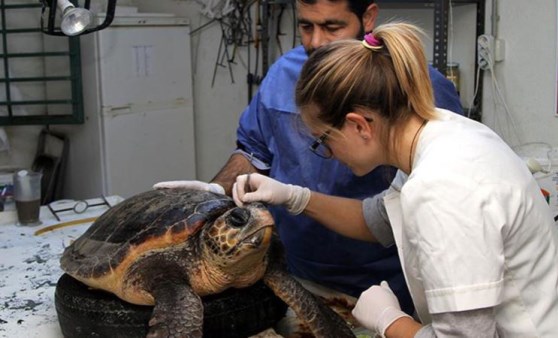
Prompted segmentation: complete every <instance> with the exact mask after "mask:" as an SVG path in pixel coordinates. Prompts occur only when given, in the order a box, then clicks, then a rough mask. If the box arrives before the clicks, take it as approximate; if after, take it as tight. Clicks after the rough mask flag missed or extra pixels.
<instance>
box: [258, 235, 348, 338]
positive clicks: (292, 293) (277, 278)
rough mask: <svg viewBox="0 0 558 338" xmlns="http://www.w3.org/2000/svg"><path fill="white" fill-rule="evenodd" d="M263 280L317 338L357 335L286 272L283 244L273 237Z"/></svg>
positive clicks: (341, 337) (339, 337) (340, 337)
mask: <svg viewBox="0 0 558 338" xmlns="http://www.w3.org/2000/svg"><path fill="white" fill-rule="evenodd" d="M269 255H270V262H269V266H268V268H267V271H266V273H265V275H264V278H263V280H264V283H265V284H266V285H267V286H268V287H269V288H270V289H271V290H273V292H274V293H275V295H277V296H278V297H279V298H281V300H283V302H285V303H287V305H288V306H289V307H290V308H291V309H292V310H293V311H294V312H295V313H296V315H297V317H298V318H299V319H301V320H302V321H304V322H305V324H306V325H308V327H309V329H310V330H311V331H312V334H314V336H315V337H319V338H322V337H323V338H325V337H328V338H329V337H331V338H345V337H355V335H354V333H353V332H352V331H351V329H350V328H349V326H348V325H347V323H346V322H345V321H344V320H343V319H342V318H341V317H340V316H339V315H338V314H337V313H335V312H334V311H333V310H332V309H331V308H329V307H328V306H327V305H325V304H324V303H323V302H322V301H321V300H319V299H318V298H317V297H316V296H314V295H313V294H312V293H311V292H310V291H308V290H306V289H305V288H304V287H303V286H302V285H301V284H300V283H299V282H298V281H296V280H295V279H294V278H293V277H291V276H290V275H289V274H288V273H287V269H286V267H285V262H284V259H283V257H284V256H283V246H282V245H281V243H280V242H279V240H278V238H277V237H276V236H274V239H273V241H272V244H271V247H270V250H269Z"/></svg>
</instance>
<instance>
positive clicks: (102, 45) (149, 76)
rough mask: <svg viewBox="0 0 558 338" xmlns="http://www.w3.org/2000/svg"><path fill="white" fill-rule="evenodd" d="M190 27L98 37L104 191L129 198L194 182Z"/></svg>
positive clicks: (122, 30)
mask: <svg viewBox="0 0 558 338" xmlns="http://www.w3.org/2000/svg"><path fill="white" fill-rule="evenodd" d="M189 43H190V41H189V30H188V26H169V25H160V26H151V25H139V26H114V27H111V28H109V29H106V30H103V31H101V32H99V44H98V55H97V56H98V62H99V65H100V84H101V88H100V92H101V109H102V130H103V137H102V139H103V143H104V144H103V151H104V162H105V168H104V170H105V175H104V176H105V178H106V181H105V191H106V193H107V194H117V195H121V196H123V197H129V196H131V195H133V194H136V193H139V192H141V191H145V190H148V189H151V186H152V185H153V184H154V183H156V182H158V181H161V180H170V179H180V178H182V179H194V178H195V176H196V175H195V145H194V117H193V103H192V77H191V65H190V62H191V61H190V47H189Z"/></svg>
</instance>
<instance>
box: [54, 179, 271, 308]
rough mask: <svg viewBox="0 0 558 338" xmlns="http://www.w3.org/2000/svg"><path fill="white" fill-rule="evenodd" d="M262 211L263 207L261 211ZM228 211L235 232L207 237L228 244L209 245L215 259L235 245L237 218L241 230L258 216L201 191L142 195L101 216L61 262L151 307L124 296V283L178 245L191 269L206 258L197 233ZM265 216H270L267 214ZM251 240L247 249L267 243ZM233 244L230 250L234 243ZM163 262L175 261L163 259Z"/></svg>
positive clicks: (81, 275) (214, 231) (82, 277)
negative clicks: (136, 268) (141, 263)
mask: <svg viewBox="0 0 558 338" xmlns="http://www.w3.org/2000/svg"><path fill="white" fill-rule="evenodd" d="M264 209H265V208H264V207H263V206H261V210H264ZM227 212H229V215H228V217H227V223H231V222H232V223H233V224H232V227H230V226H229V227H228V228H227V229H221V230H219V229H212V231H211V232H209V231H208V233H207V234H206V235H205V237H216V238H217V239H218V240H221V242H223V241H225V243H224V244H221V243H219V242H217V244H215V243H210V245H209V246H208V247H209V249H208V250H209V251H212V254H214V255H219V254H221V253H220V252H219V251H225V250H227V249H229V248H228V247H227V245H228V244H229V242H232V241H231V240H230V238H229V237H232V235H231V234H230V233H231V232H233V231H234V230H235V229H234V228H235V227H234V225H235V224H234V222H235V221H236V219H238V222H239V226H238V228H241V227H242V226H243V225H244V224H243V223H242V222H243V221H245V220H246V219H249V218H250V217H251V216H253V215H252V214H256V212H253V211H252V209H248V208H237V207H236V205H235V204H234V201H233V200H232V199H231V198H230V197H228V196H225V195H220V194H215V193H211V192H205V191H199V190H184V189H162V190H151V191H147V192H144V193H140V194H138V195H135V196H133V197H130V198H128V199H127V200H125V201H123V202H121V203H120V204H118V205H116V206H115V207H113V208H111V209H110V210H109V211H107V212H105V213H104V214H103V215H101V216H100V217H99V218H98V219H97V220H96V221H95V222H94V223H93V224H92V225H91V227H90V228H89V229H88V230H87V231H86V232H85V233H84V234H83V235H82V236H81V237H79V238H78V239H77V240H76V241H74V242H73V243H72V245H70V246H69V247H68V248H66V250H65V251H64V253H63V255H62V258H61V267H62V269H63V270H64V271H65V272H67V273H68V274H70V275H71V276H73V277H74V278H76V279H78V280H80V281H82V282H84V283H86V284H88V285H90V286H92V287H95V288H99V289H105V290H107V291H110V292H113V293H116V294H118V295H119V296H121V297H122V298H123V299H126V298H128V297H133V298H136V299H127V300H129V301H131V302H135V303H144V302H147V303H150V302H151V301H147V300H145V301H144V300H141V299H139V298H141V297H143V296H137V295H135V296H126V295H125V293H126V292H128V293H129V291H124V288H125V286H124V285H123V284H122V283H123V280H125V279H126V278H128V277H127V274H128V273H129V271H130V269H131V267H132V266H133V265H134V264H135V263H136V262H137V261H138V260H141V259H142V258H144V257H146V256H149V255H151V254H152V253H153V252H156V253H157V254H159V255H160V253H164V252H165V251H172V250H175V251H176V250H177V249H176V248H177V247H179V246H180V247H181V248H182V247H186V250H182V249H181V250H182V251H181V252H180V253H179V254H176V253H173V255H174V256H175V257H176V256H179V255H180V261H183V262H185V263H181V264H183V266H181V267H180V268H181V269H184V270H185V271H187V270H189V269H190V267H189V266H188V265H193V264H195V261H200V260H204V259H205V258H206V257H204V256H208V254H207V252H202V251H201V250H199V249H198V247H199V246H200V244H199V242H200V241H202V239H200V238H201V236H200V235H199V234H198V233H199V232H200V231H201V230H202V229H203V228H204V226H206V225H208V224H212V223H213V222H214V221H215V220H216V219H217V218H219V217H220V216H222V215H223V214H225V213H227ZM262 212H263V211H262ZM265 213H268V212H267V210H265ZM252 218H256V221H253V223H256V222H257V221H258V220H257V217H252ZM265 222H268V225H272V219H271V215H269V221H267V220H266V221H265ZM229 230H230V231H229ZM248 230H249V229H248ZM219 231H221V232H222V233H220V232H219ZM269 233H271V230H269ZM251 234H252V233H251ZM266 236H268V235H266ZM269 236H270V235H269ZM251 240H252V242H254V243H248V244H252V246H253V247H256V246H257V245H260V244H261V243H262V241H264V239H262V238H261V236H260V237H254V238H251ZM227 241H228V242H227ZM265 241H268V239H265ZM230 245H231V247H232V246H234V245H235V243H232V244H230ZM190 247H191V248H190ZM265 249H266V248H264V249H262V251H265ZM162 259H163V260H166V259H173V258H167V257H166V256H164V258H162ZM190 262H192V263H190ZM262 273H263V272H262ZM185 274H190V272H189V271H187V272H185ZM218 287H219V286H216V288H218ZM196 291H197V292H207V293H210V292H212V290H206V291H202V290H196ZM134 292H135V291H134ZM138 297H139V298H138Z"/></svg>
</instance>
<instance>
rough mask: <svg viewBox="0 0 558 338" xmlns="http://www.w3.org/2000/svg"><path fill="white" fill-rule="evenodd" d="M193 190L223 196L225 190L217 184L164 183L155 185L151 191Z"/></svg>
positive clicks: (197, 182) (191, 182)
mask: <svg viewBox="0 0 558 338" xmlns="http://www.w3.org/2000/svg"><path fill="white" fill-rule="evenodd" d="M176 188H182V189H194V190H201V191H210V192H214V193H217V194H223V195H224V194H225V188H223V187H222V186H221V185H220V184H217V183H206V182H202V181H195V180H194V181H165V182H159V183H155V185H153V189H176Z"/></svg>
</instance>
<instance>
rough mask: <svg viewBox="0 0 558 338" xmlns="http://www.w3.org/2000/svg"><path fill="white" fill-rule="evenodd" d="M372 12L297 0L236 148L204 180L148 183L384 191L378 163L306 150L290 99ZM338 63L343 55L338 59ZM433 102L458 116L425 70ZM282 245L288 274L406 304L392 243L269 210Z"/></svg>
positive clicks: (357, 4)
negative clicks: (318, 53)
mask: <svg viewBox="0 0 558 338" xmlns="http://www.w3.org/2000/svg"><path fill="white" fill-rule="evenodd" d="M377 15H378V6H377V4H375V3H374V1H373V0H297V17H298V27H299V31H300V36H301V42H302V46H299V47H297V48H294V49H293V50H291V51H289V52H288V53H286V54H285V55H283V56H282V57H281V58H280V59H278V60H277V61H276V62H275V63H274V65H273V66H272V67H271V68H270V70H269V72H268V73H267V75H266V77H265V79H264V81H263V82H262V84H261V86H260V88H259V90H258V93H257V94H256V96H255V97H254V98H253V100H252V102H250V105H249V106H248V107H247V108H246V110H245V111H244V112H243V114H242V116H241V118H240V122H239V127H238V130H237V137H238V139H237V147H238V148H237V150H236V151H235V152H234V153H233V155H232V156H231V157H230V159H229V160H228V162H227V163H226V164H225V166H224V167H223V169H222V170H221V171H220V172H219V173H218V174H217V176H215V178H214V179H213V180H212V183H204V182H199V181H171V182H161V183H159V184H156V185H155V187H156V188H172V187H190V188H196V189H200V190H210V191H216V192H226V193H227V194H229V195H230V194H231V188H232V185H233V183H234V182H235V179H236V177H237V176H238V175H240V174H245V173H253V172H260V173H263V174H266V175H269V176H270V177H273V178H275V179H276V180H278V181H281V182H283V183H290V184H296V185H299V186H305V187H308V188H309V189H311V190H313V191H318V192H321V193H325V194H329V195H336V196H344V197H352V198H359V199H363V198H366V197H370V196H373V195H375V194H378V193H379V192H381V191H383V190H384V189H386V188H387V187H388V185H389V182H390V180H391V175H390V174H391V170H389V169H387V168H380V169H377V170H375V171H373V172H372V173H370V174H369V175H367V176H364V177H357V176H355V175H353V174H352V173H351V171H350V170H349V169H348V168H346V167H345V166H344V165H343V164H341V163H339V162H337V161H336V160H327V159H323V158H320V157H318V156H316V155H314V154H312V153H311V152H310V151H309V149H308V147H309V145H310V143H312V141H313V138H312V137H311V136H310V135H309V134H308V133H307V132H305V131H304V129H303V128H302V127H301V126H302V124H301V122H300V121H299V115H298V113H297V110H296V105H295V102H294V93H295V85H296V81H297V79H298V77H299V73H300V70H301V68H302V65H303V63H304V62H305V61H306V59H307V57H308V54H310V53H312V52H313V51H314V50H315V49H316V48H318V47H320V46H322V45H324V44H327V43H329V42H332V41H335V40H340V39H349V38H351V39H354V38H357V39H361V38H362V36H363V35H364V32H367V31H371V30H372V29H373V27H374V25H375V21H376V17H377ZM339 62H343V60H339ZM430 75H431V78H432V82H433V86H434V91H435V96H436V105H437V106H438V107H441V108H445V109H448V110H452V111H455V112H459V113H461V112H462V110H461V105H460V103H459V98H458V96H457V93H456V91H455V87H454V86H453V84H452V83H451V82H450V81H448V80H447V79H446V78H445V77H443V76H442V75H441V74H440V73H439V72H437V71H436V70H434V69H433V68H431V69H430ZM272 212H273V215H274V217H275V220H276V224H277V230H278V233H279V236H280V238H281V241H282V242H283V244H284V246H285V251H286V256H287V257H286V258H287V262H288V266H289V270H290V272H291V273H292V274H293V275H295V276H297V277H299V278H302V279H306V280H310V281H313V282H315V283H318V284H320V285H323V286H326V287H329V288H331V289H334V290H336V291H340V292H344V293H347V294H349V295H351V296H354V297H358V296H359V295H360V293H361V292H362V291H364V290H366V289H367V288H368V287H370V286H371V285H373V284H379V283H380V282H381V281H382V280H386V281H388V282H389V285H390V286H391V288H392V289H393V291H394V292H395V293H396V294H397V296H398V298H399V301H400V303H401V306H402V309H403V310H405V311H407V312H408V313H412V311H413V306H412V301H411V299H410V296H409V294H408V291H407V288H406V286H405V281H404V278H403V275H402V272H401V266H400V263H399V259H398V257H397V251H396V249H395V248H394V247H392V248H389V249H385V248H383V247H382V246H381V245H379V244H370V243H367V242H361V241H357V240H352V239H349V238H346V237H343V236H340V235H338V234H336V233H334V232H332V231H330V230H327V229H326V228H325V227H323V226H322V225H320V224H319V223H316V222H315V221H312V220H310V219H309V218H307V217H305V216H302V215H298V216H295V215H291V214H289V213H288V212H286V211H285V209H281V208H272Z"/></svg>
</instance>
